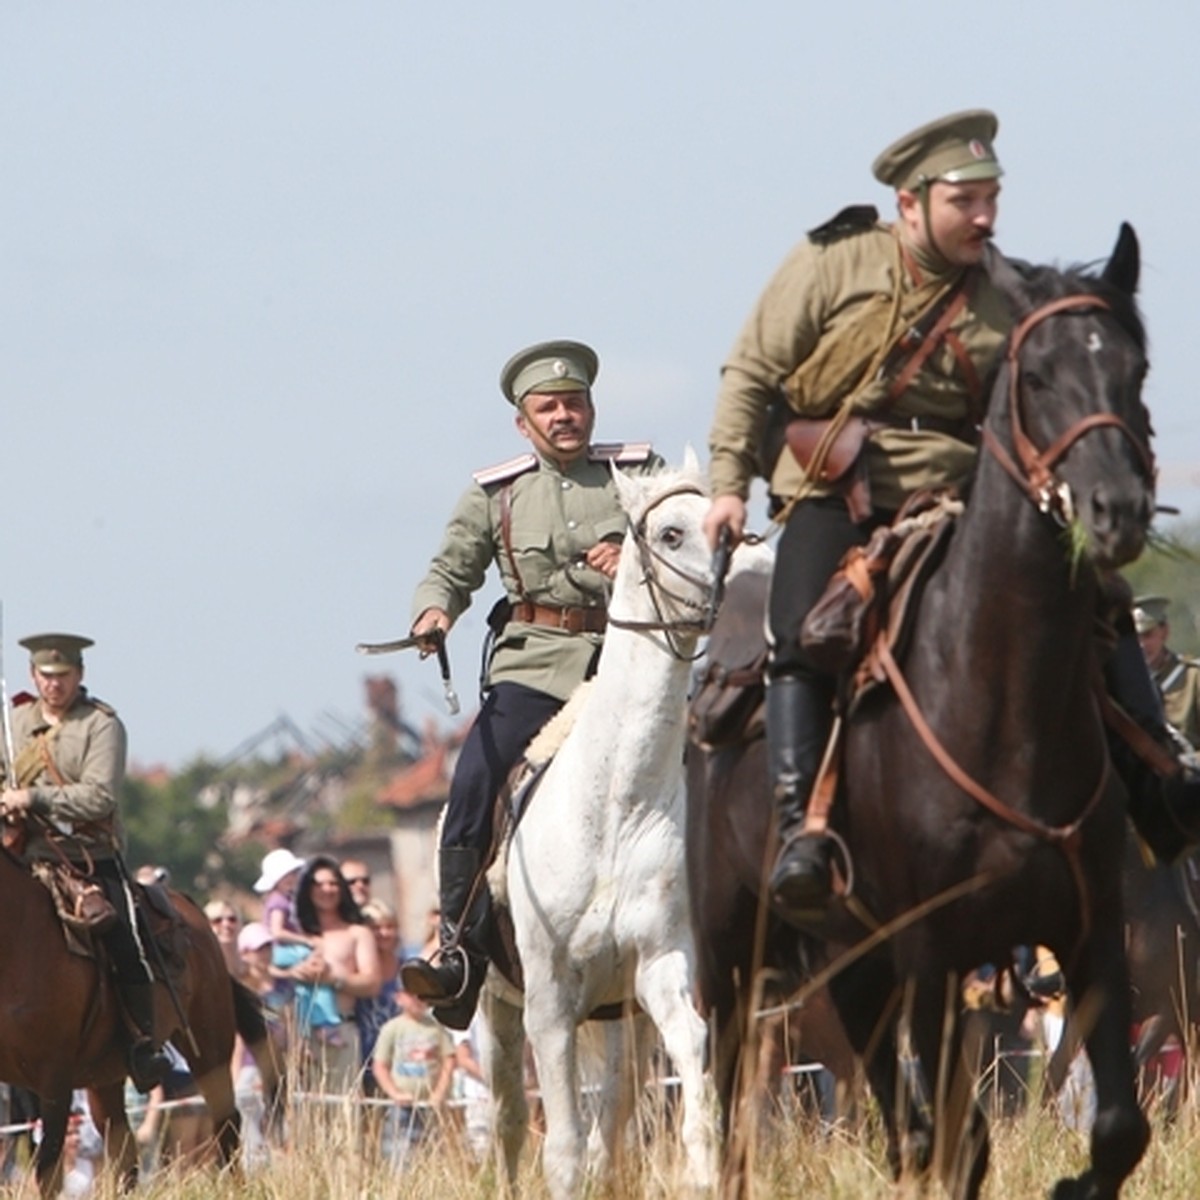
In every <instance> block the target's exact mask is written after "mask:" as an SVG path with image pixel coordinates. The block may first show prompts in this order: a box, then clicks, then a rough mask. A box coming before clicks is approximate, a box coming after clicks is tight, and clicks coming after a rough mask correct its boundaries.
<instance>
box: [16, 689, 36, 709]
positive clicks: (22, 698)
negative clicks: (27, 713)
mask: <svg viewBox="0 0 1200 1200" xmlns="http://www.w3.org/2000/svg"><path fill="white" fill-rule="evenodd" d="M36 699H37V697H36V696H35V695H34V694H33V693H32V692H18V693H17V694H16V695H15V696H14V697H13V698H12V706H13V708H20V707H21V705H22V704H32V703H33V702H34V701H35V700H36Z"/></svg>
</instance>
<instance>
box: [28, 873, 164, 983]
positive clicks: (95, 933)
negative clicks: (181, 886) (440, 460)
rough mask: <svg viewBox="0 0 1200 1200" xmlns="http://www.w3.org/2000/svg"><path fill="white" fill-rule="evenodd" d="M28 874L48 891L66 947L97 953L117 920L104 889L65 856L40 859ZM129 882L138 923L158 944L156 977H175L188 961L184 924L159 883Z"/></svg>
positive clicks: (151, 956) (153, 961)
mask: <svg viewBox="0 0 1200 1200" xmlns="http://www.w3.org/2000/svg"><path fill="white" fill-rule="evenodd" d="M29 869H30V873H31V874H32V875H33V877H34V878H35V879H36V880H37V881H38V882H39V883H40V884H41V885H42V886H43V887H44V888H45V889H46V890H47V891H48V892H49V893H50V899H51V900H52V901H53V903H54V911H55V913H56V914H57V915H58V919H59V921H60V922H61V924H62V928H63V935H64V937H65V939H66V943H67V949H68V950H70V952H71V953H72V954H75V955H78V956H79V957H81V958H92V959H95V958H97V957H99V952H100V939H102V938H103V937H104V935H105V934H106V933H107V932H108V931H109V930H110V929H111V928H112V927H113V925H114V924H115V923H116V922H117V921H118V920H119V919H120V918H119V917H118V916H117V913H116V910H115V909H114V908H113V906H112V904H111V903H110V902H109V900H108V898H107V897H106V896H105V895H104V892H103V890H102V889H101V887H100V886H99V884H97V883H96V882H95V880H94V879H92V878H91V877H90V876H89V875H87V874H86V873H84V872H83V871H82V870H80V869H79V868H78V867H76V866H75V865H74V864H72V863H70V862H68V861H67V860H65V859H64V860H61V861H46V860H40V861H37V862H33V863H31V864H30V868H29ZM132 886H133V893H134V901H135V904H136V906H137V909H138V913H139V916H140V927H141V930H142V932H143V933H145V934H148V935H149V937H150V938H151V939H152V940H153V942H154V946H155V947H157V951H158V952H157V953H154V950H153V949H151V952H150V954H149V960H150V966H151V967H152V969H153V970H154V974H155V975H156V976H157V977H158V978H160V979H165V978H170V979H171V981H172V982H177V981H178V978H179V976H180V975H181V974H182V972H183V969H184V966H185V964H186V961H187V943H186V939H187V927H186V925H185V924H184V920H183V917H182V916H180V914H179V911H178V910H177V909H176V908H175V906H174V904H173V903H172V902H171V897H170V894H169V893H168V892H167V889H166V888H165V887H163V886H162V885H161V884H157V883H155V884H139V883H135V884H133V885H132Z"/></svg>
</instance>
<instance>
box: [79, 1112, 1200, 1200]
mask: <svg viewBox="0 0 1200 1200" xmlns="http://www.w3.org/2000/svg"><path fill="white" fill-rule="evenodd" d="M1193 1094H1195V1092H1194V1091H1193ZM1151 1116H1152V1122H1153V1126H1154V1135H1153V1140H1152V1142H1151V1145H1150V1149H1149V1150H1148V1151H1147V1154H1146V1157H1145V1158H1144V1159H1143V1161H1142V1163H1141V1165H1140V1166H1139V1167H1138V1169H1137V1171H1136V1172H1135V1173H1134V1175H1133V1176H1132V1177H1131V1179H1130V1180H1129V1182H1128V1183H1127V1184H1126V1187H1125V1189H1124V1192H1123V1196H1124V1197H1125V1200H1195V1198H1196V1197H1200V1113H1198V1112H1197V1109H1196V1107H1195V1106H1194V1105H1185V1106H1184V1108H1183V1110H1182V1112H1181V1113H1180V1114H1179V1115H1178V1116H1177V1117H1175V1118H1174V1119H1167V1117H1166V1116H1165V1115H1164V1114H1163V1113H1162V1112H1160V1111H1156V1110H1155V1111H1152V1114H1151ZM290 1141H291V1145H290V1147H289V1148H288V1149H286V1150H283V1151H279V1152H277V1153H275V1155H274V1156H273V1159H272V1161H271V1163H270V1164H269V1165H268V1166H266V1167H264V1168H262V1169H259V1170H256V1171H253V1172H252V1173H250V1174H249V1175H248V1176H247V1177H246V1178H245V1179H244V1180H242V1181H238V1180H237V1179H235V1178H234V1177H232V1176H230V1175H220V1174H216V1173H214V1172H212V1171H208V1172H204V1171H193V1172H190V1173H189V1172H184V1171H178V1170H177V1171H173V1172H166V1173H162V1174H159V1175H156V1176H154V1177H152V1178H151V1179H149V1180H148V1181H146V1183H145V1184H143V1186H142V1188H141V1189H140V1191H139V1195H141V1196H144V1197H146V1200H168V1198H170V1200H215V1198H216V1197H225V1196H232V1195H238V1196H242V1197H247V1198H248V1200H362V1198H374V1197H379V1198H381V1200H382V1198H384V1197H404V1198H411V1200H485V1198H487V1200H491V1198H492V1197H495V1196H497V1195H499V1194H500V1192H501V1190H502V1189H501V1187H500V1181H499V1179H498V1177H497V1175H496V1172H495V1168H494V1167H493V1166H492V1164H491V1163H490V1162H488V1161H485V1162H479V1161H476V1160H475V1159H474V1158H473V1157H472V1156H471V1154H470V1152H469V1151H468V1149H467V1148H466V1145H465V1142H464V1141H463V1139H462V1138H461V1137H460V1136H458V1135H456V1134H453V1133H449V1134H446V1135H439V1136H438V1137H437V1138H435V1140H434V1141H433V1142H432V1143H431V1144H430V1145H428V1146H426V1147H423V1148H422V1149H420V1150H419V1151H418V1152H416V1153H415V1154H414V1156H413V1157H412V1158H411V1159H410V1161H409V1162H408V1163H407V1164H406V1165H405V1166H404V1167H403V1169H399V1170H398V1169H397V1168H395V1167H394V1166H392V1165H390V1164H388V1163H386V1162H382V1161H380V1158H379V1156H378V1154H377V1153H375V1152H374V1150H373V1149H372V1146H371V1144H370V1141H371V1139H370V1138H369V1136H367V1135H365V1134H364V1132H363V1130H362V1128H361V1116H360V1115H358V1114H356V1113H354V1112H352V1111H349V1110H335V1111H328V1110H320V1111H318V1110H306V1111H303V1112H301V1113H297V1114H295V1115H294V1116H293V1118H292V1122H291V1138H290ZM537 1147H538V1138H537V1136H536V1135H532V1136H531V1138H530V1144H529V1152H528V1153H527V1154H526V1158H525V1161H524V1164H523V1169H522V1177H521V1180H520V1184H519V1192H518V1194H519V1195H521V1196H522V1197H529V1198H530V1200H545V1197H546V1191H545V1188H544V1186H543V1184H542V1182H541V1179H540V1175H539V1172H538V1164H537ZM631 1149H632V1151H633V1152H632V1153H628V1154H627V1155H626V1157H625V1159H624V1161H623V1163H622V1164H621V1166H620V1168H619V1172H618V1175H617V1177H616V1179H615V1180H614V1181H613V1182H612V1183H611V1185H609V1186H605V1187H596V1186H593V1187H592V1188H591V1189H590V1190H589V1196H590V1197H591V1196H594V1197H604V1198H606V1200H621V1198H624V1197H631V1198H632V1197H637V1198H643V1197H644V1198H647V1200H668V1198H673V1197H676V1196H678V1195H679V1194H680V1193H681V1190H682V1189H681V1187H680V1172H679V1161H678V1151H677V1145H676V1142H675V1139H674V1137H673V1136H672V1134H671V1130H670V1113H669V1112H668V1111H666V1110H664V1107H663V1105H662V1104H661V1103H659V1102H658V1101H657V1100H655V1099H648V1100H647V1101H646V1103H645V1105H644V1108H643V1112H642V1113H641V1114H640V1131H639V1133H638V1135H637V1138H636V1141H635V1144H634V1145H632V1146H631ZM1087 1157H1088V1147H1087V1138H1086V1136H1085V1135H1083V1134H1080V1133H1078V1132H1075V1131H1073V1130H1071V1129H1068V1128H1066V1127H1065V1126H1064V1125H1063V1124H1062V1122H1061V1121H1060V1119H1059V1117H1058V1115H1057V1113H1056V1112H1055V1111H1053V1110H1049V1109H1046V1108H1044V1107H1041V1106H1039V1105H1036V1104H1033V1105H1031V1106H1030V1108H1029V1109H1028V1110H1027V1111H1026V1112H1025V1113H1024V1114H1022V1115H1021V1116H1018V1117H1015V1118H1009V1119H997V1120H995V1121H994V1122H993V1126H992V1156H991V1169H990V1171H989V1174H988V1179H987V1183H986V1185H985V1188H984V1196H985V1197H989V1198H992V1200H999V1198H1000V1197H1004V1198H1005V1200H1010V1198H1013V1197H1018V1198H1024V1197H1036V1196H1045V1195H1047V1194H1048V1193H1049V1191H1050V1189H1051V1187H1052V1185H1053V1183H1054V1181H1055V1180H1057V1179H1058V1178H1059V1177H1061V1176H1063V1175H1073V1174H1077V1173H1078V1172H1080V1171H1082V1170H1083V1169H1084V1167H1085V1166H1086V1163H1087ZM752 1188H753V1194H754V1196H755V1197H758V1198H761V1200H768V1198H769V1200H776V1198H778V1200H791V1198H793V1197H794V1198H795V1200H872V1198H874V1197H880V1198H883V1197H887V1198H889V1200H896V1198H897V1197H898V1198H901V1200H908V1198H910V1197H912V1198H914V1200H915V1197H917V1196H918V1195H922V1194H927V1195H930V1196H938V1195H940V1194H941V1192H940V1190H939V1189H937V1188H932V1189H930V1190H929V1191H928V1192H927V1193H922V1192H921V1190H920V1188H919V1186H918V1185H917V1184H916V1182H915V1181H907V1182H902V1183H901V1184H899V1185H896V1184H894V1183H893V1182H892V1180H891V1178H890V1176H889V1174H888V1171H887V1168H886V1164H885V1158H884V1146H883V1138H882V1133H881V1129H880V1125H879V1122H878V1120H877V1117H876V1114H875V1113H874V1112H873V1111H872V1109H871V1106H870V1105H867V1107H866V1116H865V1117H864V1119H863V1122H862V1127H861V1129H859V1130H851V1129H849V1128H846V1127H835V1128H833V1129H829V1128H827V1127H823V1126H822V1125H821V1124H820V1123H819V1122H818V1121H817V1120H816V1119H815V1118H812V1117H809V1116H805V1115H803V1114H801V1113H799V1112H797V1111H792V1110H789V1111H783V1110H776V1111H775V1112H774V1114H773V1115H772V1116H770V1117H769V1118H768V1119H767V1120H766V1121H765V1122H764V1124H763V1127H762V1131H761V1135H760V1137H759V1139H758V1141H757V1143H756V1152H755V1155H754V1161H753V1170H752ZM98 1194H99V1195H101V1196H105V1197H113V1196H115V1194H116V1193H115V1191H114V1190H113V1188H112V1186H111V1183H105V1184H104V1185H103V1186H102V1188H101V1189H100V1192H99V1193H98Z"/></svg>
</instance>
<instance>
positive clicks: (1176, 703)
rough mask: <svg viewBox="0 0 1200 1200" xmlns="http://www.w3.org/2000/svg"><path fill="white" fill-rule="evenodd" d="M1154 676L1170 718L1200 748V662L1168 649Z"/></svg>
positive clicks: (1155, 668)
mask: <svg viewBox="0 0 1200 1200" xmlns="http://www.w3.org/2000/svg"><path fill="white" fill-rule="evenodd" d="M1153 675H1154V682H1155V683H1156V684H1158V688H1159V691H1160V692H1161V693H1162V699H1163V710H1164V712H1165V713H1166V717H1167V720H1168V721H1169V722H1170V723H1171V724H1172V725H1173V726H1174V727H1175V728H1176V729H1177V730H1179V732H1180V733H1181V734H1183V736H1184V737H1185V738H1186V739H1187V740H1188V743H1189V744H1190V745H1191V746H1192V748H1193V749H1196V750H1200V662H1197V661H1196V659H1194V658H1185V657H1183V655H1180V654H1176V653H1175V651H1174V650H1171V649H1165V650H1164V651H1163V654H1162V658H1161V661H1160V662H1159V663H1158V664H1157V665H1156V666H1155V667H1154V669H1153Z"/></svg>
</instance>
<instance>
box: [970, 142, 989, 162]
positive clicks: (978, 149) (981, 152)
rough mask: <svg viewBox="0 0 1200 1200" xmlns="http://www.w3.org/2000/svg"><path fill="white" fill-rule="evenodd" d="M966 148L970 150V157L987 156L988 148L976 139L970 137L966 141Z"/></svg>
mask: <svg viewBox="0 0 1200 1200" xmlns="http://www.w3.org/2000/svg"><path fill="white" fill-rule="evenodd" d="M967 149H968V150H970V152H971V157H972V158H988V157H990V155H989V154H988V148H987V147H986V146H985V145H984V144H983V143H982V142H981V141H980V140H979V139H978V138H972V139H971V140H970V141H969V142H968V143H967Z"/></svg>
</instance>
